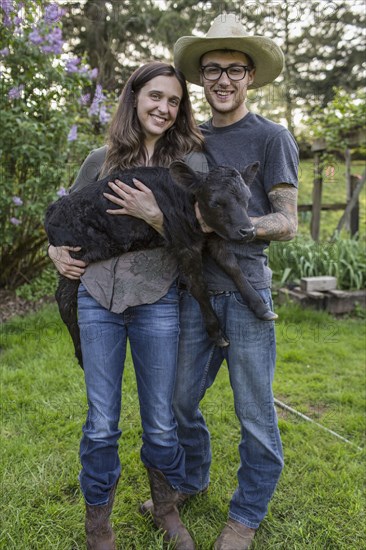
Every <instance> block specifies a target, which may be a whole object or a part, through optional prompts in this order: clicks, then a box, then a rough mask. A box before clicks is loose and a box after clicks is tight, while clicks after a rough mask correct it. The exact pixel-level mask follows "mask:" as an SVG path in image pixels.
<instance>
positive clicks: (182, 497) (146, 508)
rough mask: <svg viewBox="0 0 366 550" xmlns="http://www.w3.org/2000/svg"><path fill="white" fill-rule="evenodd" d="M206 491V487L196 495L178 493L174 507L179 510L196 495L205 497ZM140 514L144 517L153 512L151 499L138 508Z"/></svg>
mask: <svg viewBox="0 0 366 550" xmlns="http://www.w3.org/2000/svg"><path fill="white" fill-rule="evenodd" d="M207 491H208V486H207V487H205V488H204V489H202V491H199V492H198V493H178V499H177V504H176V507H177V508H178V509H179V508H181V507H182V506H183V505H184V504H185V503H186V502H187V500H190V499H191V498H193V497H195V496H198V495H205V494H206V493H207ZM139 510H140V513H141V514H142V515H143V516H145V515H146V514H152V513H153V511H154V504H153V501H152V499H151V498H149V499H148V500H145V502H143V503H142V504H141V506H140V508H139Z"/></svg>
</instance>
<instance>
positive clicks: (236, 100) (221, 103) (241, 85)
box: [201, 50, 255, 124]
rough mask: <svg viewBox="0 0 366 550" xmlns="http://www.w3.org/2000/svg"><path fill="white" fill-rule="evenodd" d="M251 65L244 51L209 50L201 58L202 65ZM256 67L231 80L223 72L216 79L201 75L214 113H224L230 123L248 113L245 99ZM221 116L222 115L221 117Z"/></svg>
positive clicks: (226, 66) (216, 114) (222, 66)
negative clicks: (237, 78)
mask: <svg viewBox="0 0 366 550" xmlns="http://www.w3.org/2000/svg"><path fill="white" fill-rule="evenodd" d="M243 65H245V66H247V65H251V60H250V59H249V58H248V57H247V56H246V55H245V54H244V53H242V52H237V51H225V50H217V51H212V52H208V53H206V54H205V55H203V56H202V58H201V66H203V67H207V66H216V67H221V68H225V69H226V68H228V67H235V66H243ZM254 73H255V69H253V70H251V71H250V72H247V73H246V75H245V77H244V78H243V79H242V80H231V79H230V78H229V77H228V75H227V74H226V73H224V72H223V73H222V74H221V76H220V78H218V79H217V80H215V81H211V80H206V79H205V78H204V76H203V75H201V82H202V84H203V88H204V91H205V96H206V99H207V101H208V103H209V104H210V106H211V108H212V114H213V117H214V119H215V116H218V117H220V115H224V117H225V119H226V120H227V121H228V123H230V124H231V123H234V122H236V121H237V120H240V119H241V118H242V117H243V116H245V114H246V113H247V109H246V107H245V103H244V102H245V99H246V97H247V89H248V85H249V84H251V83H252V82H253V80H254ZM220 118H221V117H220Z"/></svg>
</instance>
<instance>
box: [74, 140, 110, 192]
mask: <svg viewBox="0 0 366 550" xmlns="http://www.w3.org/2000/svg"><path fill="white" fill-rule="evenodd" d="M105 155H106V147H100V148H99V149H94V150H93V151H91V152H90V153H89V155H88V156H87V157H86V159H85V160H84V162H83V164H82V165H81V168H80V170H79V172H78V174H77V176H76V179H75V181H74V183H73V184H72V186H71V188H70V193H72V192H73V191H79V190H80V189H82V188H83V187H85V186H86V185H88V184H89V183H93V182H94V181H98V179H99V174H100V171H101V168H102V165H103V162H104V159H105Z"/></svg>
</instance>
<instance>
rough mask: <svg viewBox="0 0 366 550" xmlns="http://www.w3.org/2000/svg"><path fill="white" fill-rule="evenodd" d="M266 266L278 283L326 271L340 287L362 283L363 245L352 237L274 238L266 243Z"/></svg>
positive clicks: (365, 281) (365, 283) (365, 271)
mask: <svg viewBox="0 0 366 550" xmlns="http://www.w3.org/2000/svg"><path fill="white" fill-rule="evenodd" d="M270 266H271V269H272V270H273V272H274V276H275V278H276V279H277V280H278V281H279V282H280V283H281V284H284V283H286V282H288V281H294V282H298V281H299V280H300V279H301V277H317V276H320V275H330V276H333V277H336V278H337V284H338V288H340V289H343V290H347V289H353V290H355V289H361V288H365V287H366V259H365V246H364V244H363V243H362V242H360V241H358V240H356V239H337V240H335V241H332V242H323V243H320V242H319V243H317V242H314V241H312V240H310V239H306V238H304V237H300V238H297V239H295V240H293V241H291V242H289V243H281V242H275V243H272V244H271V247H270Z"/></svg>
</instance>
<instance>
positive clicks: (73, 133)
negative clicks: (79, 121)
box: [67, 124, 78, 141]
mask: <svg viewBox="0 0 366 550" xmlns="http://www.w3.org/2000/svg"><path fill="white" fill-rule="evenodd" d="M77 137H78V127H77V125H76V124H73V125H72V126H71V129H70V132H69V133H68V136H67V141H75V140H76V139H77Z"/></svg>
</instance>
